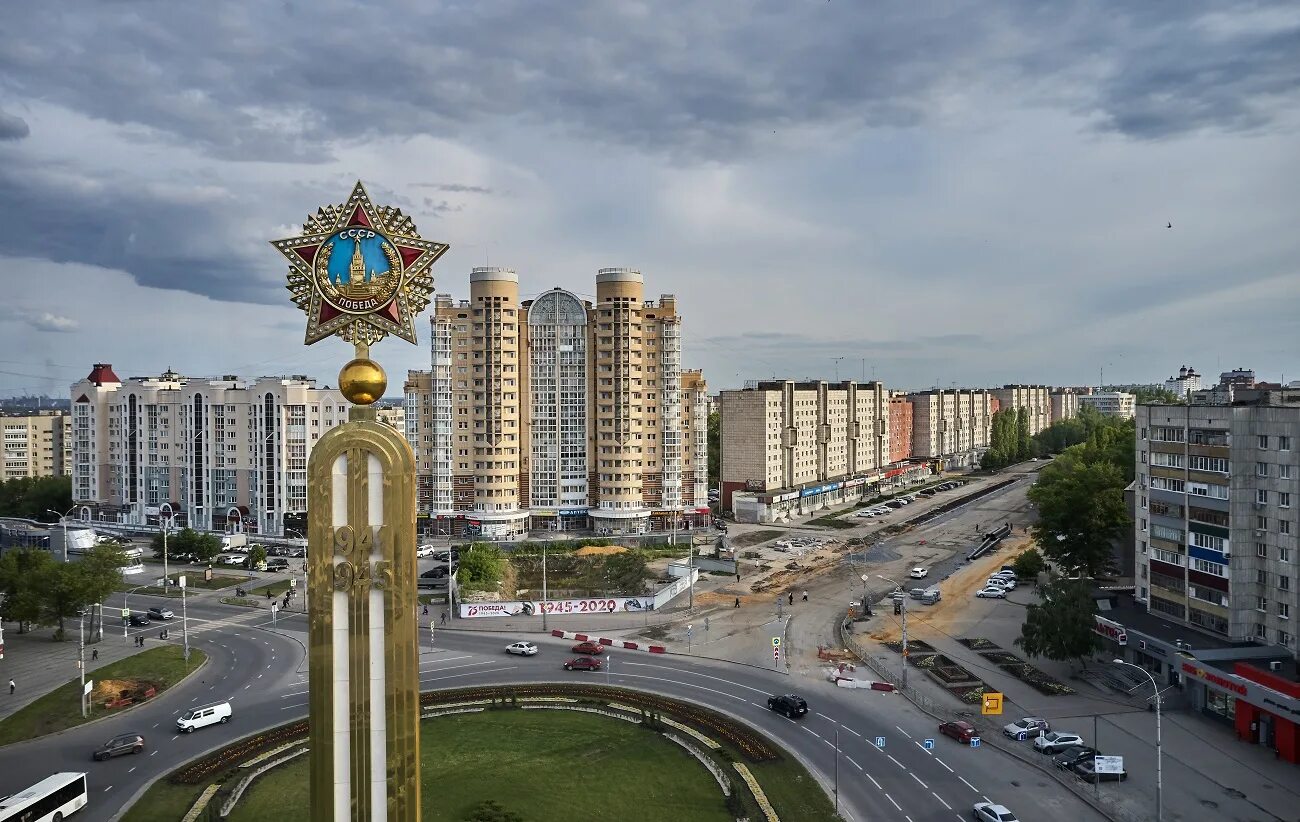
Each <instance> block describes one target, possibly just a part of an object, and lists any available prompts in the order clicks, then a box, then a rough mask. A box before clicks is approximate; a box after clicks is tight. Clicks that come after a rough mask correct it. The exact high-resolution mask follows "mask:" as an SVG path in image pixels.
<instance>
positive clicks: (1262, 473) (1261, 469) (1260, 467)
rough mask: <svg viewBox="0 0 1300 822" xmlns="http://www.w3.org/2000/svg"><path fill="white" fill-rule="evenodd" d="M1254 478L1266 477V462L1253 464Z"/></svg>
mask: <svg viewBox="0 0 1300 822" xmlns="http://www.w3.org/2000/svg"><path fill="white" fill-rule="evenodd" d="M1255 476H1257V477H1267V476H1268V463H1267V462H1257V463H1255Z"/></svg>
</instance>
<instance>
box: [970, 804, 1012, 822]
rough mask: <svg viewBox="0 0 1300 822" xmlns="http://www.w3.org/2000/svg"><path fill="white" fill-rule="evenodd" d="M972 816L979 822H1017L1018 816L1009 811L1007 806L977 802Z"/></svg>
mask: <svg viewBox="0 0 1300 822" xmlns="http://www.w3.org/2000/svg"><path fill="white" fill-rule="evenodd" d="M971 814H972V815H973V816H974V817H975V818H976V819H977V820H978V821H979V822H1017V820H1016V815H1015V814H1014V813H1012V812H1011V811H1009V810H1007V806H1006V805H994V804H993V803H992V802H976V803H975V808H974V810H972V811H971Z"/></svg>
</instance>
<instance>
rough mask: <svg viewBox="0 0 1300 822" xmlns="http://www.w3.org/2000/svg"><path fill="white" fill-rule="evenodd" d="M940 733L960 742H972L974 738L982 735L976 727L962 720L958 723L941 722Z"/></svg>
mask: <svg viewBox="0 0 1300 822" xmlns="http://www.w3.org/2000/svg"><path fill="white" fill-rule="evenodd" d="M939 733H941V734H943V735H944V736H951V737H952V738H953V739H955V740H957V741H958V742H970V741H971V739H972V738H973V737H976V736H979V735H980V732H979V731H977V730H975V726H974V725H972V724H970V723H969V722H966V721H964V720H960V719H959V720H957V721H956V722H940V723H939Z"/></svg>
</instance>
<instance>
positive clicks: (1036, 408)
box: [989, 385, 1052, 436]
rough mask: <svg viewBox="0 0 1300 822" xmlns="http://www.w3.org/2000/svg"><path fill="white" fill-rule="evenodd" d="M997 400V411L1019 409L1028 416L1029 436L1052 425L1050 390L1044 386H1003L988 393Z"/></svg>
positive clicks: (1017, 410)
mask: <svg viewBox="0 0 1300 822" xmlns="http://www.w3.org/2000/svg"><path fill="white" fill-rule="evenodd" d="M989 393H991V394H992V395H993V396H995V397H997V399H998V411H999V412H1000V413H1001V412H1005V411H1007V410H1013V411H1016V412H1019V411H1020V409H1021V408H1023V409H1025V410H1026V411H1027V412H1028V414H1029V435H1030V436H1033V435H1034V434H1037V433H1038V432H1039V431H1042V430H1043V429H1044V428H1046V427H1047V426H1049V425H1051V424H1052V396H1051V395H1052V389H1051V388H1049V387H1048V386H1046V385H1004V386H1002V387H1001V388H994V389H993V390H992V391H990V392H989Z"/></svg>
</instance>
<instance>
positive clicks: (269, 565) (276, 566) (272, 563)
mask: <svg viewBox="0 0 1300 822" xmlns="http://www.w3.org/2000/svg"><path fill="white" fill-rule="evenodd" d="M288 568H289V560H287V559H285V558H284V557H272V558H271V559H268V560H267V561H266V570H268V571H285V570H288Z"/></svg>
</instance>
